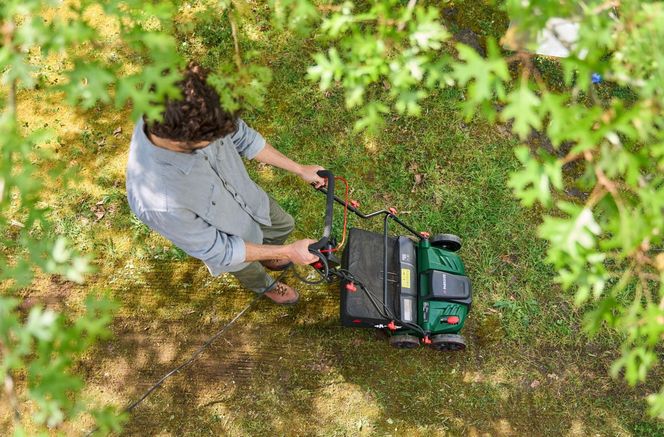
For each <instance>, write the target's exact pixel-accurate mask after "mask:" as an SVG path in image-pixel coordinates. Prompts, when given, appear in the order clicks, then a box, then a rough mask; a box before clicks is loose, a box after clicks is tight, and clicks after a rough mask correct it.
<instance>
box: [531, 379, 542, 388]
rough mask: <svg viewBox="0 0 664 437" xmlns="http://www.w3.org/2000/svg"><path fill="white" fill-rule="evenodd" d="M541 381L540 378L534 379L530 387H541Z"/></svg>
mask: <svg viewBox="0 0 664 437" xmlns="http://www.w3.org/2000/svg"><path fill="white" fill-rule="evenodd" d="M539 385H540V382H539V381H538V380H534V381H533V382H531V383H530V388H537V387H539Z"/></svg>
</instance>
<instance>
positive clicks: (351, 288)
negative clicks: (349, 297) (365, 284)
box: [346, 282, 357, 293]
mask: <svg viewBox="0 0 664 437" xmlns="http://www.w3.org/2000/svg"><path fill="white" fill-rule="evenodd" d="M346 290H348V291H349V292H351V293H355V292H356V291H357V287H356V286H355V284H354V283H352V282H349V283H348V284H346Z"/></svg>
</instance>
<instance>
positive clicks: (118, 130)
mask: <svg viewBox="0 0 664 437" xmlns="http://www.w3.org/2000/svg"><path fill="white" fill-rule="evenodd" d="M121 133H122V126H118V127H116V128H115V130H114V131H113V135H115V136H116V137H117V136H120V134H121Z"/></svg>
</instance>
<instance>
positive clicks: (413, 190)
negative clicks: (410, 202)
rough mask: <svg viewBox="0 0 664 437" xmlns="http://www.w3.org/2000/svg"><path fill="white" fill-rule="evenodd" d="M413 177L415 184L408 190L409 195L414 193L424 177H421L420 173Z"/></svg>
mask: <svg viewBox="0 0 664 437" xmlns="http://www.w3.org/2000/svg"><path fill="white" fill-rule="evenodd" d="M414 177H415V183H414V184H413V188H411V189H410V192H411V193H414V192H415V188H416V187H417V186H418V185H420V184H421V183H422V181H423V180H424V175H422V174H421V173H416V174H415V175H414Z"/></svg>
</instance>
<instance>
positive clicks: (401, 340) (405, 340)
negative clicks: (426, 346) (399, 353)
mask: <svg viewBox="0 0 664 437" xmlns="http://www.w3.org/2000/svg"><path fill="white" fill-rule="evenodd" d="M390 346H392V347H395V348H397V349H415V348H416V347H419V346H420V339H419V338H417V337H415V336H414V335H408V334H399V335H393V336H391V337H390Z"/></svg>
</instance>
